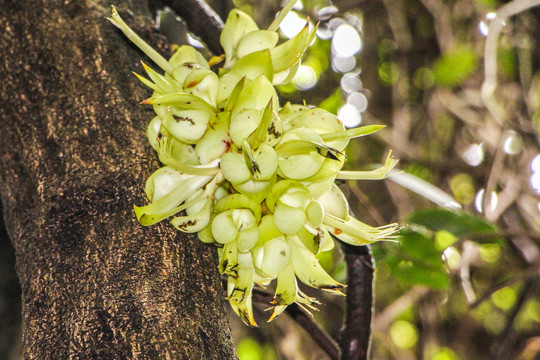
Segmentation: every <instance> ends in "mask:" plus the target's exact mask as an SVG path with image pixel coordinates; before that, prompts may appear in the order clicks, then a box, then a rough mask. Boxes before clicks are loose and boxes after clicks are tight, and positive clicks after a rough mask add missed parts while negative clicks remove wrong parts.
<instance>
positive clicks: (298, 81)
mask: <svg viewBox="0 0 540 360" xmlns="http://www.w3.org/2000/svg"><path fill="white" fill-rule="evenodd" d="M316 83H317V73H316V72H315V70H314V69H313V68H312V67H311V66H307V65H300V67H299V68H298V72H297V73H296V75H295V76H294V79H293V84H294V86H296V87H297V88H298V89H300V90H307V89H311V88H312V87H313V86H315V84H316Z"/></svg>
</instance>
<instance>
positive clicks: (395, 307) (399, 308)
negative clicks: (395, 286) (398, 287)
mask: <svg viewBox="0 0 540 360" xmlns="http://www.w3.org/2000/svg"><path fill="white" fill-rule="evenodd" d="M429 292H430V290H429V288H427V287H424V286H420V285H416V286H414V287H413V288H412V289H410V290H409V291H407V292H406V293H405V294H403V295H401V296H400V297H399V298H398V299H396V300H395V301H394V302H392V303H391V304H390V305H388V306H387V307H386V308H385V309H384V311H383V312H381V313H380V314H379V315H377V316H376V317H375V321H374V324H373V326H374V328H375V330H377V331H379V332H384V331H386V330H388V328H389V327H390V324H391V323H392V321H393V320H394V319H395V318H396V317H397V316H398V315H399V314H401V313H402V312H403V311H405V309H407V308H409V306H411V305H412V304H415V303H417V302H418V301H420V300H421V299H422V298H423V297H425V296H426V295H428V294H429Z"/></svg>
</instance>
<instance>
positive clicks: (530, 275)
mask: <svg viewBox="0 0 540 360" xmlns="http://www.w3.org/2000/svg"><path fill="white" fill-rule="evenodd" d="M539 272H540V263H537V264H535V265H533V266H532V267H530V268H529V269H527V270H526V271H525V272H523V273H522V274H520V275H518V276H516V277H513V278H511V279H508V280H506V281H503V282H501V283H499V284H496V285H494V286H492V287H491V288H489V289H487V290H486V291H484V293H483V294H482V295H481V296H480V297H479V298H478V299H476V300H475V301H474V302H473V303H471V309H474V308H475V307H477V306H478V305H480V304H481V303H483V302H484V301H486V300H487V299H489V298H490V297H491V295H493V293H495V292H496V291H498V290H500V289H502V288H505V287H507V286H511V285H514V284H516V283H518V282H521V281H530V280H532V279H534V278H536V277H538V276H539Z"/></svg>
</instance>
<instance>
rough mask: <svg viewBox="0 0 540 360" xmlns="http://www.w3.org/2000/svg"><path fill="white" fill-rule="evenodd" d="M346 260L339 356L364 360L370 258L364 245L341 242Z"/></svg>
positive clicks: (367, 337) (370, 286)
mask: <svg viewBox="0 0 540 360" xmlns="http://www.w3.org/2000/svg"><path fill="white" fill-rule="evenodd" d="M342 249H343V252H344V253H345V261H346V262H347V298H346V303H347V309H346V314H345V323H344V325H343V329H342V331H341V341H340V346H341V352H342V358H341V359H342V360H366V359H368V356H369V351H370V345H371V344H370V343H371V318H372V308H373V271H374V267H375V265H374V262H373V257H372V255H371V249H370V248H369V246H368V245H364V246H352V245H349V244H345V243H342Z"/></svg>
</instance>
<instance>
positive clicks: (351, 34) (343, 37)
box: [332, 24, 362, 57]
mask: <svg viewBox="0 0 540 360" xmlns="http://www.w3.org/2000/svg"><path fill="white" fill-rule="evenodd" d="M361 49H362V40H361V39H360V34H358V31H356V29H355V28H353V27H352V26H351V25H348V24H341V25H340V26H338V28H337V29H336V31H335V32H334V37H333V38H332V50H333V51H334V53H335V54H336V55H337V56H340V57H349V56H353V55H354V54H356V53H357V52H359V51H360V50H361Z"/></svg>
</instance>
